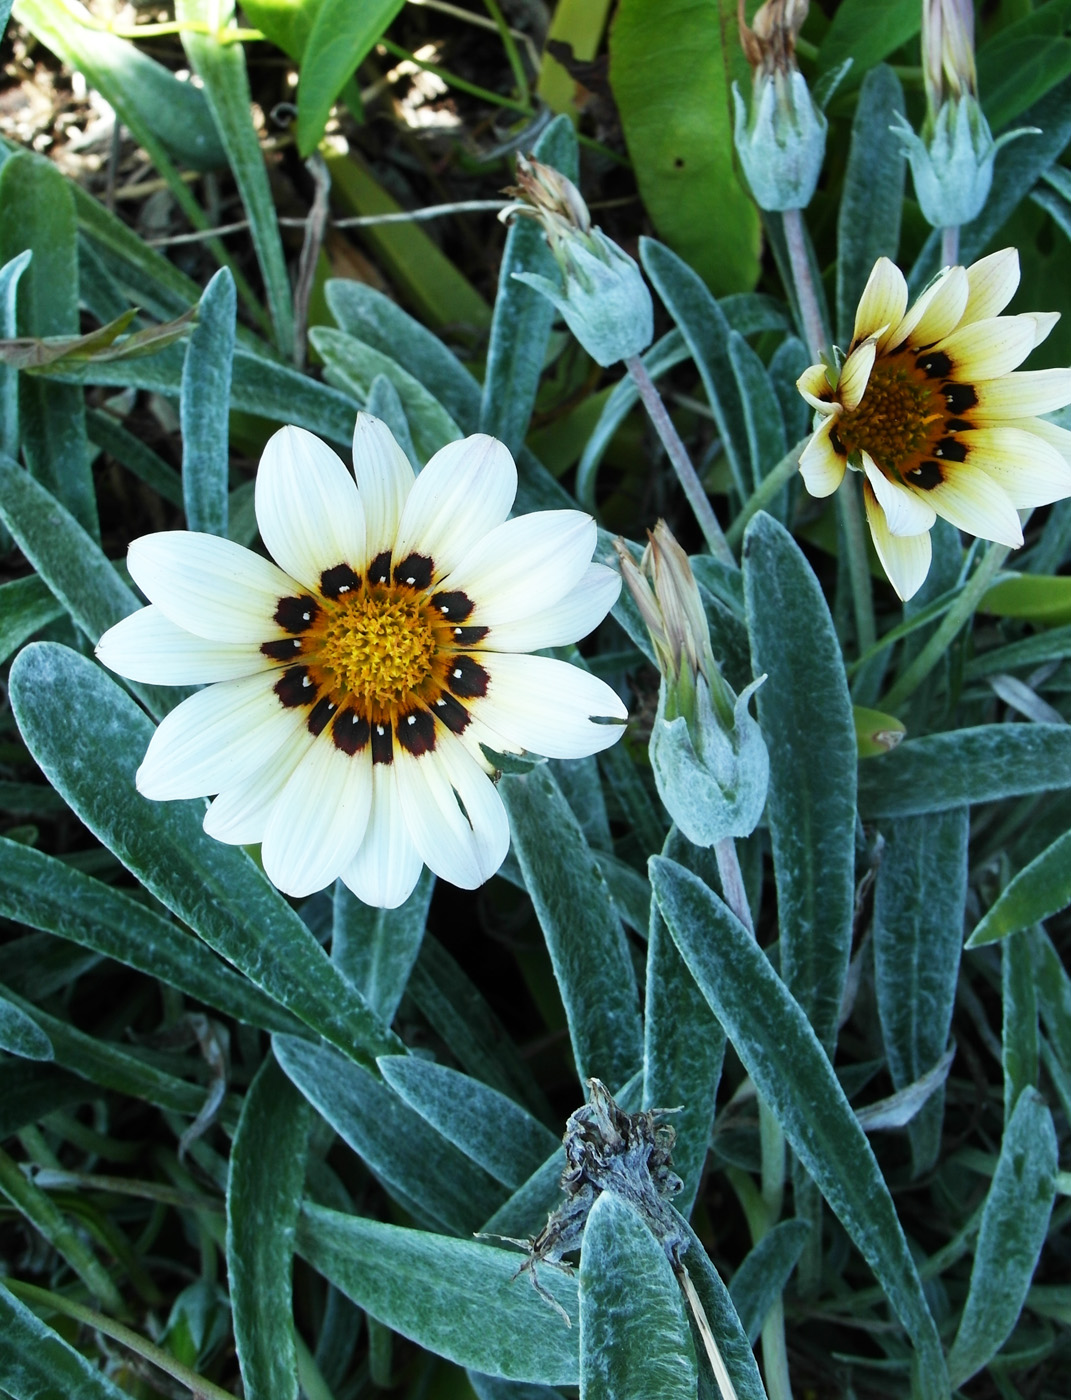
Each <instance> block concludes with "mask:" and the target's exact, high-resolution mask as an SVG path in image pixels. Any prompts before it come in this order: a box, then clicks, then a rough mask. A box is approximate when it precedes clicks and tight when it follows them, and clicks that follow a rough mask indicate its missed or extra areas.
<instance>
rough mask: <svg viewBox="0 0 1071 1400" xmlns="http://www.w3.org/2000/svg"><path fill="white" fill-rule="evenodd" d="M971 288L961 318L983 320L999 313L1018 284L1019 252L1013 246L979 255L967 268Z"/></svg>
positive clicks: (968, 283) (1009, 299)
mask: <svg viewBox="0 0 1071 1400" xmlns="http://www.w3.org/2000/svg"><path fill="white" fill-rule="evenodd" d="M967 285H968V286H969V288H970V292H969V295H968V297H967V306H966V309H965V310H964V312H963V316H962V318H961V319H962V320H963V321H964V322H967V321H983V320H985V319H987V318H988V317H989V316H999V315H1000V313H1001V312H1002V311H1003V310H1004V308H1005V307H1006V306H1007V304H1008V302H1009V301H1011V299H1012V297H1013V296H1014V295H1015V289H1016V287H1018V285H1019V254H1018V252H1017V251H1016V250H1015V249H1014V248H1001V249H1000V251H999V252H997V253H990V254H989V256H988V257H987V258H979V260H978V261H977V262H976V263H971V265H970V267H969V268H968V269H967Z"/></svg>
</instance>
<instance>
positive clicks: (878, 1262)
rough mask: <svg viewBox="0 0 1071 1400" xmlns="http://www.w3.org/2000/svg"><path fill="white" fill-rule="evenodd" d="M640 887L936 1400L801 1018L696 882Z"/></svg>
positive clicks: (926, 1356) (912, 1295)
mask: <svg viewBox="0 0 1071 1400" xmlns="http://www.w3.org/2000/svg"><path fill="white" fill-rule="evenodd" d="M651 884H652V887H653V889H654V894H655V898H656V899H657V900H658V903H659V906H660V908H661V911H662V917H663V918H664V919H665V921H666V924H667V925H668V927H669V930H670V932H671V934H672V935H673V938H674V940H675V942H676V943H677V946H678V947H679V948H680V950H681V953H682V955H683V957H684V959H685V961H686V962H687V964H688V967H689V969H690V970H691V973H692V976H693V977H694V978H695V980H696V982H697V983H698V985H699V987H700V990H701V991H702V992H703V995H704V996H705V997H706V999H707V1001H708V1002H709V1004H710V1008H711V1010H712V1011H713V1012H714V1014H715V1016H717V1018H718V1020H719V1021H720V1022H721V1024H722V1025H723V1026H724V1027H725V1030H726V1033H727V1034H728V1037H729V1039H730V1041H731V1042H732V1044H733V1047H734V1049H735V1050H736V1052H737V1054H738V1055H739V1057H740V1060H741V1062H742V1064H743V1066H744V1068H745V1070H746V1071H747V1072H748V1074H750V1076H751V1078H752V1080H753V1081H754V1084H755V1088H756V1089H757V1090H758V1092H759V1094H760V1095H761V1096H762V1098H763V1100H764V1101H765V1102H766V1103H767V1104H768V1105H769V1107H770V1109H771V1111H772V1112H773V1114H774V1116H775V1117H776V1119H777V1121H778V1122H779V1123H780V1124H781V1128H782V1130H783V1131H784V1134H785V1138H786V1140H787V1141H788V1143H789V1145H790V1146H791V1147H792V1149H793V1151H794V1152H795V1153H796V1156H797V1157H798V1158H799V1160H800V1162H801V1163H802V1165H803V1167H804V1168H805V1169H806V1171H807V1172H808V1173H809V1175H810V1176H811V1178H812V1179H813V1181H814V1182H815V1183H816V1185H817V1186H818V1188H819V1189H820V1190H821V1192H822V1195H823V1196H824V1197H825V1199H826V1200H827V1201H828V1202H829V1205H830V1207H831V1208H832V1210H833V1212H834V1214H835V1215H836V1216H837V1218H838V1219H839V1220H840V1222H841V1224H842V1225H843V1226H844V1228H845V1230H847V1232H848V1234H849V1235H850V1236H851V1238H852V1240H853V1242H854V1243H855V1245H856V1247H857V1248H858V1250H859V1251H860V1253H861V1254H862V1255H863V1257H864V1258H865V1259H866V1261H867V1263H868V1264H869V1265H870V1267H871V1268H872V1269H873V1270H874V1273H875V1274H876V1276H877V1278H878V1281H879V1282H880V1284H881V1285H882V1288H883V1289H884V1292H885V1295H886V1297H887V1298H888V1300H889V1303H890V1305H891V1307H892V1309H893V1311H894V1313H895V1314H896V1316H897V1317H898V1318H899V1319H900V1322H901V1323H902V1325H903V1327H904V1328H905V1330H906V1331H907V1333H908V1335H909V1336H910V1338H911V1340H912V1342H913V1344H914V1347H915V1353H916V1362H917V1371H916V1378H917V1384H918V1393H919V1395H920V1396H925V1397H927V1400H931V1397H932V1400H938V1397H940V1400H944V1398H945V1397H946V1396H947V1394H948V1386H947V1382H945V1380H944V1361H943V1358H942V1354H941V1343H940V1339H939V1337H938V1334H937V1329H936V1327H935V1326H934V1322H933V1318H932V1316H931V1315H930V1310H929V1308H928V1306H927V1304H926V1299H925V1296H924V1295H923V1292H922V1284H921V1282H920V1280H919V1276H918V1272H917V1271H916V1268H915V1264H914V1261H913V1259H912V1258H911V1254H910V1251H909V1250H908V1247H907V1241H906V1240H905V1238H904V1234H903V1230H902V1229H901V1226H900V1222H899V1220H898V1219H897V1216H896V1210H895V1207H894V1206H893V1202H892V1197H891V1196H890V1195H889V1191H888V1188H887V1187H886V1185H885V1181H884V1179H883V1177H882V1175H881V1170H880V1168H879V1167H878V1164H877V1161H876V1160H875V1158H874V1154H873V1152H872V1151H871V1148H870V1144H869V1143H868V1142H867V1140H866V1137H865V1135H864V1133H863V1130H862V1129H861V1128H860V1126H859V1124H858V1123H857V1122H856V1119H855V1115H854V1113H853V1112H852V1110H851V1107H850V1105H849V1103H848V1100H847V1099H846V1098H845V1096H844V1091H843V1090H842V1089H841V1087H840V1084H839V1083H838V1081H837V1077H836V1075H835V1074H834V1073H833V1068H832V1066H831V1064H830V1062H829V1060H828V1058H827V1056H826V1053H825V1052H824V1050H823V1048H822V1046H821V1044H820V1043H819V1041H818V1040H817V1038H816V1037H815V1034H814V1032H813V1030H812V1029H811V1027H810V1025H809V1023H808V1021H807V1018H806V1017H805V1015H804V1013H803V1011H802V1010H801V1008H800V1007H799V1005H798V1004H797V1002H796V1001H794V1000H793V998H792V997H791V996H790V995H789V993H788V991H787V990H786V988H785V985H784V983H783V982H782V981H781V979H780V978H779V977H778V976H777V974H776V973H775V972H774V970H773V968H772V967H771V966H770V964H769V961H768V960H767V958H766V955H765V953H763V951H762V949H761V948H759V946H758V945H757V943H756V942H755V940H754V938H752V937H751V935H750V934H749V933H748V932H747V930H746V929H745V928H744V927H743V925H742V924H741V923H740V922H739V921H738V920H737V919H736V917H735V916H734V915H733V914H732V913H731V912H730V910H729V909H728V908H727V907H726V906H725V905H724V904H723V903H722V901H721V900H720V899H719V898H718V897H717V896H716V895H715V894H713V893H712V892H711V891H710V890H709V889H708V888H707V887H706V886H705V885H704V884H703V883H702V881H701V880H699V879H698V878H697V877H696V876H694V875H692V874H691V873H690V872H689V871H687V870H685V869H684V868H683V867H682V866H680V865H677V864H676V863H675V862H673V861H668V860H666V859H665V858H664V857H662V856H656V857H655V858H654V859H653V860H652V861H651Z"/></svg>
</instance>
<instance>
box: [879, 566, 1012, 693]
mask: <svg viewBox="0 0 1071 1400" xmlns="http://www.w3.org/2000/svg"><path fill="white" fill-rule="evenodd" d="M1008 553H1009V551H1008V546H1007V545H1005V544H991V545H990V546H989V548H988V549H987V550H986V552H985V558H984V559H983V560H982V562H981V563H980V564H979V565H978V567H977V569H975V571H974V573H973V574H972V575H971V576H970V578H969V579H968V580H967V582H966V584H965V585H964V588H963V592H962V593H961V594H960V595H959V597H958V598H957V599H956V601H955V602H954V603H953V604H952V606H951V607H950V608H949V610H948V612H946V613H945V615H944V618H943V620H942V622H941V624H940V626H939V627H938V628H937V630H936V632H934V634H933V636H932V637H931V638H930V640H929V641H928V642H927V643H926V645H925V646H924V647H923V648H922V650H921V651H920V652H919V654H918V656H916V657H915V659H914V661H912V663H911V665H910V666H909V667H908V668H907V670H906V671H904V673H903V674H902V675H900V676H897V678H896V683H895V684H894V685H893V686H892V687H891V689H890V690H889V691H888V693H887V694H886V695H885V696H884V698H883V699H882V701H881V708H882V709H883V710H885V711H887V712H888V713H891V714H895V713H896V711H897V710H898V709H899V708H900V706H901V705H902V704H903V703H904V701H905V700H907V699H908V697H909V696H911V695H913V694H914V693H915V690H916V689H917V688H918V686H919V685H920V684H921V682H922V681H924V680H925V679H926V677H927V676H928V675H929V674H930V672H931V671H932V670H933V668H934V667H935V666H936V665H937V663H938V661H940V659H941V657H942V656H944V654H945V652H946V651H947V650H948V648H949V647H950V646H951V644H952V641H953V639H954V638H955V636H956V634H957V633H958V632H959V630H960V628H961V627H962V626H963V625H964V623H965V622H967V620H968V619H969V618H970V617H971V615H972V614H973V613H974V610H975V609H976V608H977V606H978V604H979V603H980V602H981V601H982V595H983V594H984V593H985V591H986V589H987V588H988V587H989V585H990V584H991V583H992V581H993V578H994V576H995V575H996V573H997V571H998V570H999V568H1000V566H1001V565H1002V564H1003V563H1004V561H1005V559H1007V557H1008Z"/></svg>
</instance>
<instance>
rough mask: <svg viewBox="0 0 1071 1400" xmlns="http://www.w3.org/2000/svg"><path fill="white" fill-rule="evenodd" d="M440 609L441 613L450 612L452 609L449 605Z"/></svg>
mask: <svg viewBox="0 0 1071 1400" xmlns="http://www.w3.org/2000/svg"><path fill="white" fill-rule="evenodd" d="M439 611H440V612H441V613H448V612H449V611H450V609H449V608H448V607H445V608H440V609H439Z"/></svg>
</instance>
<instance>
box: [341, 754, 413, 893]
mask: <svg viewBox="0 0 1071 1400" xmlns="http://www.w3.org/2000/svg"><path fill="white" fill-rule="evenodd" d="M394 768H395V765H394V764H393V763H375V764H373V765H372V812H371V815H370V817H369V819H368V829H367V830H366V831H365V834H364V840H363V841H362V842H361V847H360V850H359V851H358V852H357V854H356V855H355V856H354V858H353V860H351V861H350V863H349V865H347V866H346V867H345V869H344V870H343V871H342V877H341V878H342V881H343V883H344V884H345V885H346V886H347V887H348V888H349V889H351V890H352V891H353V893H354V894H355V895H356V896H357V898H358V899H360V900H363V901H364V903H365V904H370V905H372V907H373V908H375V909H397V908H398V906H399V905H400V904H404V903H405V901H406V900H407V899H408V898H409V896H410V895H411V894H412V892H413V886H414V885H415V884H416V882H417V880H419V878H420V872H421V870H422V869H423V868H424V862H423V861H422V860H421V859H420V853H419V852H418V850H417V848H416V847H415V846H414V845H413V838H412V837H411V836H410V835H409V828H408V827H407V826H406V824H405V817H404V816H403V815H402V803H401V798H400V797H399V795H398V781H397V778H396V776H395V772H394Z"/></svg>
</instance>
